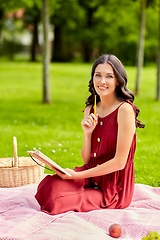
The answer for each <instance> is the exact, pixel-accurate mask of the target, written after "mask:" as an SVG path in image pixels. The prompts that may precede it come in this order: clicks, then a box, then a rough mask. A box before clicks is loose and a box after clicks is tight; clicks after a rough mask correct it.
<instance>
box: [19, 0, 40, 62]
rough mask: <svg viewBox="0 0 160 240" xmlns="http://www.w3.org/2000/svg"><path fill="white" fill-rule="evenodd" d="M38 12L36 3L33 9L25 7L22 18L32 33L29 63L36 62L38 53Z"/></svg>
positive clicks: (38, 8)
mask: <svg viewBox="0 0 160 240" xmlns="http://www.w3.org/2000/svg"><path fill="white" fill-rule="evenodd" d="M40 12H41V8H40V6H38V5H37V4H36V3H34V5H33V7H32V8H31V7H26V8H25V13H24V16H23V21H24V23H25V25H26V26H27V28H29V29H30V31H31V33H32V42H31V48H30V60H31V62H35V61H36V55H37V53H38V52H40V45H39V39H38V24H39V22H40V15H41V14H40Z"/></svg>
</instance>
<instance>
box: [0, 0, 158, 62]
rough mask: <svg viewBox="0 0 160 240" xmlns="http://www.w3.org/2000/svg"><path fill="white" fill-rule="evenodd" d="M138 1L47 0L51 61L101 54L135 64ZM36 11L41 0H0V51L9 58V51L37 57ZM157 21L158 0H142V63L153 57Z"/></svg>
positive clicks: (38, 18)
mask: <svg viewBox="0 0 160 240" xmlns="http://www.w3.org/2000/svg"><path fill="white" fill-rule="evenodd" d="M141 1H142V0H121V1H119V0H65V1H63V0H50V1H49V3H50V23H51V24H50V32H51V33H52V34H53V35H54V40H53V39H52V41H51V49H52V51H51V60H52V61H54V62H55V61H60V62H64V61H65V62H68V61H85V62H89V61H92V60H93V58H97V56H98V55H100V54H102V53H104V52H107V53H112V54H115V55H116V56H117V57H118V58H119V59H121V61H122V62H123V63H125V65H135V59H136V50H137V43H138V38H139V28H140V15H141ZM19 8H21V9H23V10H24V12H23V13H22V12H21V10H20V12H19V11H18V10H19ZM41 10H42V0H34V1H32V0H19V1H17V0H6V1H3V0H0V55H8V57H9V58H10V59H12V60H13V59H14V55H15V53H17V52H25V53H27V54H28V59H30V60H32V61H36V60H37V59H38V55H39V54H40V53H41V45H42V43H41V42H42V41H40V38H42V36H41V34H42V26H41ZM158 19H159V2H158V0H146V28H145V51H144V55H145V56H144V61H145V64H146V65H147V64H150V63H151V62H154V63H155V62H156V59H157V52H158V21H159V20H158ZM25 34H28V35H30V38H31V43H30V44H27V45H24V43H23V42H22V41H21V40H22V36H23V38H24V35H25ZM25 36H26V35H25Z"/></svg>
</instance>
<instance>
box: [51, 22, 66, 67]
mask: <svg viewBox="0 0 160 240" xmlns="http://www.w3.org/2000/svg"><path fill="white" fill-rule="evenodd" d="M62 38H63V36H62V26H61V25H57V26H55V28H54V41H53V51H52V59H51V61H52V62H63V50H62V49H63V47H62V44H63V43H62V42H63V39H62Z"/></svg>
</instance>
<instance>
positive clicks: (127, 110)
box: [119, 102, 134, 115]
mask: <svg viewBox="0 0 160 240" xmlns="http://www.w3.org/2000/svg"><path fill="white" fill-rule="evenodd" d="M132 113H134V110H133V107H132V105H131V104H129V103H127V102H125V103H123V104H122V105H121V106H120V107H119V114H122V115H126V114H132Z"/></svg>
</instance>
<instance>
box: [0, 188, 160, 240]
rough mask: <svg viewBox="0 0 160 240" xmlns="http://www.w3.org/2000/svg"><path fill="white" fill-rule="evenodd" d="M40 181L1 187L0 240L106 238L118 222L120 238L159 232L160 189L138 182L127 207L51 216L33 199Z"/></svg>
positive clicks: (82, 239)
mask: <svg viewBox="0 0 160 240" xmlns="http://www.w3.org/2000/svg"><path fill="white" fill-rule="evenodd" d="M36 188H37V184H31V185H27V186H23V187H18V188H0V239H5V240H7V239H14V240H15V239H17V240H18V239H19V240H21V239H27V240H36V239H37V240H48V239H55V240H86V239H92V240H97V239H100V240H107V239H113V238H111V237H110V236H109V232H108V229H109V226H110V225H111V224H112V223H119V224H120V225H121V227H122V231H123V232H122V235H121V237H120V238H119V239H126V240H127V239H128V240H131V239H134V240H136V239H137V240H138V239H142V237H143V236H144V235H146V234H148V233H149V231H151V230H152V231H158V232H159V233H160V188H154V187H150V186H146V185H142V184H135V191H134V196H133V200H132V202H131V204H130V206H129V207H128V208H126V209H123V210H122V209H121V210H119V209H115V210H114V209H102V210H95V211H91V212H87V213H78V212H72V211H71V212H67V213H64V214H59V215H55V216H52V215H48V214H46V213H43V212H41V211H40V207H39V205H38V203H37V201H36V200H35V198H34V195H35V192H36Z"/></svg>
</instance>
